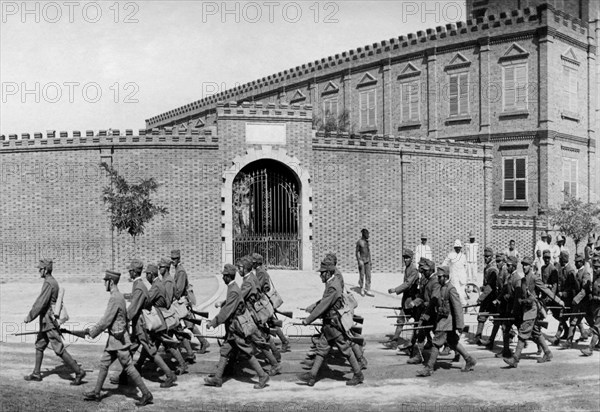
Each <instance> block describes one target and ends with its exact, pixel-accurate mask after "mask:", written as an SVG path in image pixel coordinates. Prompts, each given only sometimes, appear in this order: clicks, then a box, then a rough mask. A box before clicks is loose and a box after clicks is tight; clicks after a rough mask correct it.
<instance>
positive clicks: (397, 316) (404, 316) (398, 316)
mask: <svg viewBox="0 0 600 412" xmlns="http://www.w3.org/2000/svg"><path fill="white" fill-rule="evenodd" d="M386 318H410V316H408V315H393V316H386Z"/></svg>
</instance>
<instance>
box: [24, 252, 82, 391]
mask: <svg viewBox="0 0 600 412" xmlns="http://www.w3.org/2000/svg"><path fill="white" fill-rule="evenodd" d="M52 265H53V264H52V259H42V260H40V263H39V264H38V269H39V272H40V277H41V278H42V279H44V284H43V285H42V291H41V292H40V295H39V296H38V298H37V299H36V301H35V303H34V304H33V307H32V308H31V310H30V311H29V313H28V314H27V316H25V319H24V320H23V322H25V323H29V322H31V321H33V320H34V319H35V318H37V317H38V316H39V318H40V330H39V332H38V334H37V338H36V341H35V366H34V368H33V373H31V374H29V375H27V376H25V380H26V381H34V382H39V381H41V380H42V374H41V372H40V369H41V367H42V360H43V359H44V351H45V350H46V348H47V347H48V344H50V345H51V346H52V349H53V350H54V353H56V356H58V357H60V358H61V359H62V360H63V362H64V363H65V364H66V365H67V366H68V367H69V368H71V369H72V370H73V371H74V372H75V380H74V381H73V382H71V385H81V383H82V381H83V378H84V377H85V370H84V369H83V368H82V367H81V366H79V365H78V364H77V362H75V360H74V359H73V357H72V356H71V354H70V353H69V352H67V350H66V349H65V345H64V344H63V341H62V336H61V334H60V331H59V325H58V322H57V321H56V316H57V315H58V313H56V314H55V313H54V307H55V305H56V299H57V298H58V290H59V287H58V282H57V281H56V279H54V276H52ZM55 315H56V316H55Z"/></svg>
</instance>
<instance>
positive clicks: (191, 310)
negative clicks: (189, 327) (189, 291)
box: [186, 309, 209, 320]
mask: <svg viewBox="0 0 600 412" xmlns="http://www.w3.org/2000/svg"><path fill="white" fill-rule="evenodd" d="M190 312H192V313H193V314H194V315H198V316H201V317H203V318H205V319H209V316H208V312H198V311H197V310H194V309H190ZM186 320H187V319H186Z"/></svg>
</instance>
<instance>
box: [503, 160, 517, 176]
mask: <svg viewBox="0 0 600 412" xmlns="http://www.w3.org/2000/svg"><path fill="white" fill-rule="evenodd" d="M504 178H505V179H514V178H515V170H514V163H513V159H504Z"/></svg>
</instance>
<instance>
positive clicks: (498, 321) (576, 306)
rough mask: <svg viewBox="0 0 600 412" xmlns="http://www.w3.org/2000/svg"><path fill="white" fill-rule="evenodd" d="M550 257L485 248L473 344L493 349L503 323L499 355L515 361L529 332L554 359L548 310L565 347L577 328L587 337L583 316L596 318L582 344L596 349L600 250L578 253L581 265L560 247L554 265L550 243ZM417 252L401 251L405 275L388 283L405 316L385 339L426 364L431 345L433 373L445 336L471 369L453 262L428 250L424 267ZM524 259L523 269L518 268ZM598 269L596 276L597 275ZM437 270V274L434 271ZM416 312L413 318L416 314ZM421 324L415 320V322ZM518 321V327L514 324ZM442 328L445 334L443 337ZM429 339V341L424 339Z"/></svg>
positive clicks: (429, 369)
mask: <svg viewBox="0 0 600 412" xmlns="http://www.w3.org/2000/svg"><path fill="white" fill-rule="evenodd" d="M541 255H542V257H543V260H544V264H543V265H542V266H541V269H540V271H539V272H538V271H536V269H535V264H534V263H535V262H534V259H533V258H531V257H525V258H523V259H521V261H520V262H519V260H518V259H517V257H516V256H508V257H507V256H505V254H504V253H498V254H496V255H495V258H496V259H495V261H494V251H493V250H492V249H491V248H489V247H486V248H485V250H484V260H485V265H486V266H485V269H484V276H483V285H482V286H481V294H480V295H479V298H478V300H477V305H476V306H479V314H478V317H477V322H478V323H477V330H476V332H475V334H474V337H473V339H472V340H471V343H472V344H476V345H480V346H485V347H486V348H487V349H489V350H490V351H491V350H493V348H494V345H495V338H496V335H497V333H498V332H499V331H500V330H501V331H502V351H500V352H499V353H497V354H496V357H498V358H503V360H504V361H505V362H506V363H507V364H508V365H509V366H510V367H517V365H518V363H519V361H520V357H521V352H522V350H523V348H524V347H525V346H526V342H527V340H532V341H533V342H535V343H536V345H537V346H538V355H542V356H541V357H540V358H538V360H537V362H538V363H545V362H550V361H551V360H552V357H553V355H552V351H551V350H550V348H549V345H548V343H547V342H546V339H545V337H544V335H543V334H542V328H545V327H547V322H545V321H544V318H545V316H546V313H547V312H548V311H550V313H552V314H553V316H554V317H555V318H556V319H557V320H558V321H559V327H558V331H557V333H556V335H555V337H554V338H553V339H551V340H550V343H551V344H554V345H559V344H560V340H561V339H565V340H566V343H565V344H564V345H563V347H564V348H571V347H573V340H574V336H575V333H576V331H577V330H578V329H579V331H580V334H581V338H580V340H585V339H587V337H588V332H587V331H586V330H585V329H584V328H583V322H582V320H583V319H586V322H587V323H588V325H589V326H590V332H591V334H592V339H591V342H590V346H589V347H587V348H585V349H582V350H581V352H582V354H583V355H585V356H590V355H591V354H592V351H593V349H594V348H596V347H598V344H599V340H600V339H599V331H600V330H599V323H600V253H598V254H592V253H590V258H589V265H588V266H587V267H589V268H590V269H587V268H586V262H585V260H586V259H585V257H584V256H583V255H579V254H578V255H576V256H575V267H573V266H571V265H570V264H569V253H568V252H567V251H564V250H563V251H561V252H560V255H559V264H558V265H557V266H554V265H552V263H551V262H550V260H551V252H550V250H544V251H543V252H542V253H541ZM413 256H414V254H413V252H412V251H411V250H409V249H405V250H404V251H403V258H404V263H405V277H404V282H403V283H402V284H401V285H399V286H398V287H396V288H391V289H389V290H388V293H390V294H394V293H395V294H402V295H403V296H402V301H401V302H402V306H401V308H400V312H399V315H398V316H397V317H398V318H399V321H398V323H397V327H396V331H395V333H394V335H393V336H392V338H391V339H390V341H388V342H384V345H385V346H387V347H388V348H394V347H397V348H398V353H399V354H400V353H403V352H407V353H408V354H409V355H410V358H409V359H408V361H407V363H408V364H421V363H422V362H423V361H424V357H423V351H424V350H425V349H426V348H431V356H430V358H429V361H428V362H427V364H426V367H425V369H424V370H422V371H420V372H419V373H418V376H429V375H431V373H432V372H433V369H434V364H435V360H436V358H437V354H438V352H439V348H440V347H441V346H443V344H444V343H448V344H449V347H450V348H451V349H453V350H454V351H455V353H456V354H457V356H456V357H455V359H454V361H457V360H458V358H459V355H460V356H462V357H463V358H464V359H465V361H466V363H465V367H464V368H463V371H469V370H472V369H473V366H475V364H476V360H475V359H474V358H473V357H472V356H470V355H469V354H468V353H467V352H466V351H465V350H464V348H463V347H462V346H461V345H460V343H458V336H460V333H461V332H462V327H463V310H464V307H463V306H462V304H461V303H460V301H459V300H457V299H456V298H457V296H458V295H456V294H455V292H456V291H455V290H453V289H455V288H452V287H451V286H449V284H448V282H447V276H448V268H447V267H444V266H442V267H438V268H437V271H436V269H435V264H434V263H433V262H432V261H431V260H430V259H426V258H421V259H420V261H419V262H418V271H417V269H416V267H415V266H414V264H413V262H412V258H413ZM519 263H521V265H522V268H523V270H522V272H520V273H519V272H517V266H518V264H519ZM591 272H593V278H592V275H591ZM434 273H435V274H436V275H437V276H433V274H434ZM411 319H412V320H413V322H411ZM488 319H491V320H492V321H493V327H492V331H491V334H490V336H489V339H488V340H487V341H486V340H484V339H483V331H484V325H485V322H486V321H487V320H488ZM407 325H408V326H409V329H411V330H413V331H414V332H413V334H412V338H411V340H410V343H406V344H405V345H404V346H399V342H400V335H401V333H402V331H403V328H404V327H406V326H407ZM412 325H416V326H412ZM513 326H514V327H515V329H516V332H515V331H514V330H513ZM442 332H444V333H445V334H446V335H445V337H442V336H441V334H442ZM515 336H517V338H518V342H517V346H516V348H515V350H514V352H513V351H511V349H510V343H511V341H512V340H513V338H514V337H515ZM426 341H427V343H426Z"/></svg>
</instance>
